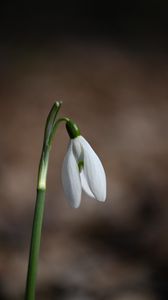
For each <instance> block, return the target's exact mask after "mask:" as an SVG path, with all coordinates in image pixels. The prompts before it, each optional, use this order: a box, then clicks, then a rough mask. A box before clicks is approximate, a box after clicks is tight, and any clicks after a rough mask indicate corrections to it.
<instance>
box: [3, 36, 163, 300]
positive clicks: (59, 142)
mask: <svg viewBox="0 0 168 300" xmlns="http://www.w3.org/2000/svg"><path fill="white" fill-rule="evenodd" d="M0 62H1V70H0V76H1V87H0V101H1V110H0V127H1V147H0V160H1V169H0V179H1V180H0V198H1V201H0V244H1V247H0V299H2V300H3V299H4V300H5V299H8V300H10V299H18V300H19V299H23V294H24V286H25V279H26V268H27V259H28V245H29V240H30V233H31V224H32V216H33V208H34V203H35V195H36V191H35V183H36V176H37V168H38V162H39V156H40V151H41V144H42V138H43V130H44V123H45V119H46V116H47V114H48V111H49V109H50V107H51V105H52V103H53V101H55V100H57V99H59V100H63V105H62V108H61V111H60V115H62V116H69V117H71V118H72V119H74V120H75V121H76V122H77V124H79V126H80V128H81V132H82V134H83V135H84V136H85V137H86V138H87V139H88V141H89V142H90V143H91V145H92V146H93V147H94V148H95V150H96V152H97V153H98V155H99V156H100V157H101V159H102V161H103V164H104V167H105V170H106V174H107V180H108V197H107V202H106V203H105V204H101V203H97V202H96V201H93V200H91V199H89V198H87V197H85V196H83V199H82V203H81V207H80V208H79V209H77V210H74V209H71V208H69V206H68V204H67V202H66V199H65V197H64V194H63V190H62V186H61V180H60V172H61V165H62V161H63V157H64V155H65V152H66V147H67V143H68V137H67V134H66V132H65V129H64V126H63V125H62V126H61V127H60V128H59V130H58V134H57V138H56V141H55V143H54V146H53V149H52V154H51V160H50V166H49V176H48V190H47V198H46V208H45V219H44V226H43V236H42V245H41V256H40V264H39V274H38V299H41V300H43V299H47V300H50V299H60V300H66V299H69V300H71V299H73V300H76V299H78V300H92V299H98V300H106V299H114V300H142V299H143V300H156V299H161V300H162V299H163V300H164V299H168V287H167V279H168V241H167V232H168V220H167V213H168V202H167V195H168V185H167V179H168V131H167V128H168V102H167V99H168V89H167V86H168V59H167V57H166V55H165V54H163V53H159V52H157V53H152V52H151V51H131V50H130V49H126V48H125V49H124V48H120V47H117V46H116V45H114V44H113V43H111V44H108V43H105V42H103V43H100V42H97V43H96V42H88V43H87V42H82V41H81V42H80V41H79V40H78V41H76V40H73V41H71V42H70V41H68V40H66V41H65V42H64V41H61V42H60V44H50V45H48V46H47V47H45V46H44V45H43V47H39V46H38V47H36V48H35V49H34V48H33V49H32V48H31V47H29V48H26V50H25V48H24V50H23V49H22V48H21V47H20V48H16V47H13V48H9V47H7V46H1V57H0Z"/></svg>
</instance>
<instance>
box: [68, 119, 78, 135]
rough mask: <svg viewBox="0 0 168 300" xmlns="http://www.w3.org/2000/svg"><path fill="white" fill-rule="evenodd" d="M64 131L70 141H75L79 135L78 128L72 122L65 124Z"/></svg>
mask: <svg viewBox="0 0 168 300" xmlns="http://www.w3.org/2000/svg"><path fill="white" fill-rule="evenodd" d="M66 129H67V132H68V134H69V137H70V138H71V139H75V138H76V137H78V136H79V135H80V130H79V128H78V126H77V125H76V124H75V123H74V122H73V121H72V120H68V121H67V122H66Z"/></svg>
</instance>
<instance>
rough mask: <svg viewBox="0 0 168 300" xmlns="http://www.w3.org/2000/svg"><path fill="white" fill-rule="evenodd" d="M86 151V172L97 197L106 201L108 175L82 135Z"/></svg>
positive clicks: (81, 140) (82, 143)
mask: <svg viewBox="0 0 168 300" xmlns="http://www.w3.org/2000/svg"><path fill="white" fill-rule="evenodd" d="M79 138H80V143H81V146H82V148H83V153H84V174H85V177H86V180H87V183H88V185H89V188H90V190H91V191H92V193H93V195H94V196H95V198H96V199H97V200H99V201H102V202H104V201H105V199H106V175H105V171H104V168H103V166H102V163H101V161H100V159H99V158H98V156H97V155H96V153H95V152H94V150H93V149H92V147H91V146H90V145H89V143H88V142H87V141H86V140H85V139H84V138H83V137H82V136H80V137H79Z"/></svg>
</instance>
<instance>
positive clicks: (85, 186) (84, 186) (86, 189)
mask: <svg viewBox="0 0 168 300" xmlns="http://www.w3.org/2000/svg"><path fill="white" fill-rule="evenodd" d="M80 179H81V184H82V189H83V190H84V192H85V193H86V194H87V195H88V196H89V197H92V198H95V196H94V195H93V193H92V192H91V190H90V187H89V186H88V183H87V180H86V177H85V174H84V172H83V171H82V172H81V173H80Z"/></svg>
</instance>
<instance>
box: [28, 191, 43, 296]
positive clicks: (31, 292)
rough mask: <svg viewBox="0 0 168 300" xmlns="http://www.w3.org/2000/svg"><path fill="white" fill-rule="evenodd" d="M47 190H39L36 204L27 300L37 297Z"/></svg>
mask: <svg viewBox="0 0 168 300" xmlns="http://www.w3.org/2000/svg"><path fill="white" fill-rule="evenodd" d="M45 192H46V191H45V190H37V197H36V205H35V211H34V219H33V227H32V237H31V246H30V255H29V264H28V272H27V283H26V293H25V300H34V299H35V287H36V276H37V265H38V258H39V251H40V241H41V229H42V222H43V212H44V203H45Z"/></svg>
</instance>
